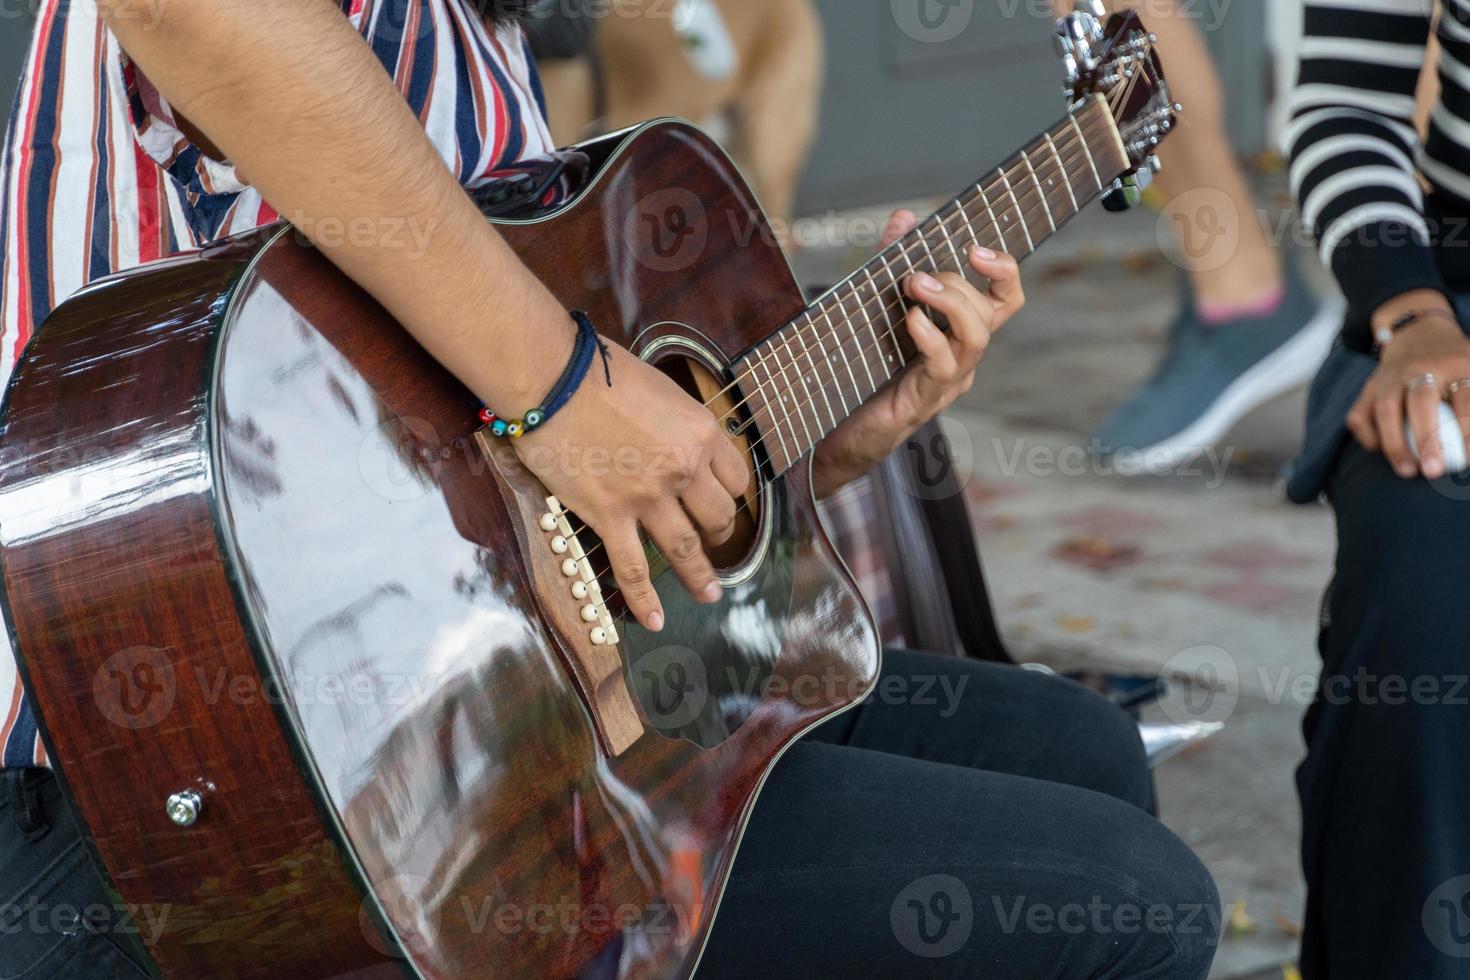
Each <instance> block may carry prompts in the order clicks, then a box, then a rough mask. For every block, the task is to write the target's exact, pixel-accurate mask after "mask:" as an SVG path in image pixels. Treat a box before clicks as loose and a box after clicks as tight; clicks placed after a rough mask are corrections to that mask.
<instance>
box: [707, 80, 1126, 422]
mask: <svg viewBox="0 0 1470 980" xmlns="http://www.w3.org/2000/svg"><path fill="white" fill-rule="evenodd" d="M1089 108H1091V106H1090V105H1089V106H1086V107H1084V108H1083V109H1081V110H1079V111H1077V112H1075V113H1070V114H1069V117H1068V118H1069V120H1072V121H1075V120H1076V119H1077V118H1078V117H1079V116H1081V115H1082V113H1083V112H1086V111H1087V109H1089ZM1104 122H1106V120H1103V119H1092V120H1088V121H1087V123H1086V127H1085V128H1087V129H1090V130H1095V129H1097V128H1099V127H1101V128H1103V129H1104V133H1102V134H1099V133H1096V132H1093V133H1091V134H1090V135H1091V136H1093V137H1096V136H1098V135H1106V127H1105V126H1102V124H1103V123H1104ZM1079 128H1082V127H1071V128H1069V129H1068V131H1067V135H1066V136H1065V137H1064V138H1063V140H1062V142H1060V143H1057V144H1055V145H1057V146H1059V147H1061V148H1064V149H1067V150H1069V151H1071V150H1073V149H1075V148H1076V147H1077V146H1079V145H1080V146H1081V147H1082V150H1083V154H1086V155H1090V150H1089V145H1088V143H1087V142H1086V141H1085V139H1083V138H1079V137H1078V136H1077V135H1076V133H1077V130H1078V129H1079ZM1048 135H1050V131H1048ZM1086 135H1088V134H1084V136H1086ZM1041 149H1043V147H1041V146H1038V147H1037V150H1038V151H1040V150H1041ZM1022 153H1026V151H1025V150H1024V149H1023V150H1022ZM1081 158H1082V157H1081V156H1079V155H1072V156H1069V157H1068V158H1067V159H1068V160H1069V161H1076V160H1080V159H1081ZM1015 166H1017V165H1013V166H1012V168H1010V169H1014V167H1015ZM994 172H995V173H1001V174H1003V178H1002V179H1001V180H994V179H993V178H991V177H990V174H988V173H987V174H986V175H985V177H984V178H982V180H984V179H990V180H991V183H989V184H982V183H981V182H979V181H977V182H976V183H975V185H974V187H973V191H978V192H979V193H978V197H979V201H978V202H977V201H976V200H975V199H973V198H972V199H971V200H970V202H969V204H966V203H965V200H964V195H967V194H971V193H972V190H971V189H967V190H965V191H963V192H961V194H960V195H958V196H956V197H955V198H953V199H952V200H950V201H949V202H947V203H946V204H944V205H942V206H941V207H940V208H939V210H938V211H936V212H935V213H934V214H931V215H930V216H929V217H928V218H925V219H924V220H923V221H921V222H920V223H919V224H918V225H916V226H915V227H914V229H913V230H911V231H910V232H909V233H908V234H907V235H904V236H902V237H901V238H899V239H897V240H895V241H892V242H890V243H889V244H888V245H886V246H884V247H883V248H882V249H880V250H879V251H878V252H877V253H876V254H874V255H873V256H872V257H871V258H870V259H868V260H867V261H866V262H865V263H864V264H863V266H862V267H861V268H860V269H858V271H857V272H854V273H853V274H852V275H851V276H849V277H848V278H847V279H846V280H844V281H843V282H841V283H838V284H837V286H836V287H834V288H833V290H832V291H831V292H830V293H829V294H828V295H829V296H833V295H835V294H836V293H837V291H838V290H840V289H842V288H843V286H846V285H849V284H852V283H854V281H855V280H856V277H857V276H858V274H859V273H861V272H863V271H864V270H865V269H867V267H868V266H870V265H873V264H874V263H875V262H879V261H882V260H883V259H884V257H885V256H886V255H887V253H888V252H890V251H893V250H895V249H898V250H900V251H902V252H904V253H907V252H908V250H909V248H911V247H912V246H913V245H914V244H915V242H913V241H910V239H913V238H914V233H915V232H918V231H921V230H922V228H923V226H924V225H927V224H929V223H930V222H931V221H936V220H937V219H939V218H940V214H941V213H942V212H943V211H945V210H947V209H955V210H958V211H959V212H960V213H961V214H962V215H963V216H966V217H968V211H969V207H970V205H973V204H975V203H982V204H983V205H984V207H985V211H986V212H987V213H988V214H989V215H990V217H991V221H992V223H993V224H995V226H996V228H997V229H999V223H998V222H996V221H995V217H996V215H995V210H994V208H993V207H992V206H991V204H990V202H989V198H990V196H991V195H992V194H995V193H998V192H999V191H1000V190H1001V189H1002V188H1003V187H1005V186H1006V184H1007V182H1008V181H1009V180H1010V179H1011V177H1012V176H1013V175H1012V174H1010V172H1009V170H1008V169H1007V168H1006V167H1005V166H1004V165H1002V166H1000V167H996V168H995V171H994ZM1084 175H1085V174H1084ZM1014 176H1015V180H1016V181H1018V182H1023V184H1024V181H1025V180H1026V177H1025V176H1021V175H1014ZM1064 176H1065V168H1064ZM1022 197H1023V198H1024V199H1025V200H1027V201H1032V200H1033V199H1035V198H1037V197H1038V194H1037V192H1036V191H1035V190H1033V189H1032V188H1031V187H1030V186H1029V185H1024V192H1023V195H1022ZM1004 212H1005V207H1004V205H1002V206H1001V213H1002V214H1004ZM1026 213H1028V214H1029V213H1034V208H1029V207H1028V209H1027V212H1026ZM1018 217H1021V216H1020V215H1018ZM1006 220H1010V219H1009V217H1007V219H1006ZM1022 220H1024V217H1022ZM941 223H942V222H941ZM1023 234H1025V232H1023ZM925 237H927V233H925ZM918 244H921V245H922V244H925V243H924V242H918ZM1000 246H1001V250H1002V251H1008V249H1007V248H1006V243H1005V241H1004V235H1002V236H1001V242H1000ZM905 258H906V259H907V254H905ZM852 292H853V295H854V296H855V295H856V294H857V292H858V288H857V287H856V286H855V285H854V286H853V289H852ZM810 310H811V308H810V307H808V310H807V312H810ZM793 322H794V321H793ZM787 326H790V324H787ZM783 329H784V328H783ZM778 333H779V331H778ZM738 385H739V381H735V382H732V383H731V384H729V385H727V386H726V387H725V388H724V389H722V390H721V391H719V392H716V393H715V395H714V396H713V397H712V398H711V399H710V400H709V401H708V402H706V403H705V407H706V408H708V407H709V405H710V404H712V403H713V402H715V401H718V400H719V399H720V398H721V397H723V396H724V395H726V394H728V393H729V392H730V391H731V390H732V389H733V388H735V387H737V386H738ZM742 405H743V403H742ZM740 407H741V405H736V406H735V408H736V409H738V408H740ZM722 421H723V420H722Z"/></svg>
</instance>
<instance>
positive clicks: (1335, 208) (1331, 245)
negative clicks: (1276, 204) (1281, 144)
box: [1287, 0, 1470, 341]
mask: <svg viewBox="0 0 1470 980" xmlns="http://www.w3.org/2000/svg"><path fill="white" fill-rule="evenodd" d="M1443 7H1444V13H1443V16H1442V17H1440V19H1439V23H1438V28H1437V32H1438V36H1439V39H1440V42H1441V44H1442V46H1443V56H1442V58H1441V62H1440V68H1439V75H1440V79H1441V82H1442V84H1443V95H1442V96H1441V99H1440V101H1439V103H1438V104H1437V105H1436V106H1435V108H1434V111H1433V115H1432V117H1431V123H1430V128H1429V133H1428V138H1427V139H1426V140H1424V141H1423V143H1422V144H1421V142H1420V140H1419V136H1418V133H1417V132H1416V131H1415V128H1414V94H1415V90H1416V89H1417V87H1418V82H1419V77H1420V74H1421V71H1422V68H1423V65H1424V62H1425V48H1426V45H1427V43H1428V39H1429V32H1430V30H1431V29H1433V28H1434V2H1433V0H1331V2H1330V3H1329V2H1325V0H1324V2H1315V0H1312V2H1308V3H1307V4H1306V15H1305V17H1306V20H1305V32H1304V38H1303V41H1302V48H1301V66H1300V75H1299V77H1298V81H1297V86H1296V90H1295V92H1294V93H1293V98H1292V122H1291V125H1290V128H1289V129H1288V133H1287V143H1288V146H1289V147H1290V150H1291V188H1292V193H1293V195H1294V197H1295V198H1296V201H1297V205H1298V207H1299V209H1300V211H1301V216H1302V219H1303V221H1304V222H1305V223H1306V225H1307V227H1309V228H1310V229H1311V230H1312V232H1313V234H1314V235H1315V236H1316V239H1317V242H1318V243H1319V245H1320V248H1321V252H1322V257H1323V260H1324V261H1325V262H1326V263H1327V264H1328V266H1329V267H1330V268H1331V269H1332V271H1333V274H1334V275H1335V276H1336V277H1337V280H1338V282H1339V283H1341V284H1342V288H1343V292H1344V293H1345V294H1346V296H1347V298H1348V301H1349V303H1350V304H1351V306H1352V309H1353V315H1352V316H1351V318H1350V321H1349V339H1350V340H1351V339H1353V338H1354V336H1355V335H1356V337H1357V339H1358V340H1359V341H1366V337H1367V326H1366V320H1367V317H1368V315H1369V314H1371V313H1372V311H1373V310H1374V309H1376V308H1377V307H1378V306H1379V305H1381V304H1382V303H1383V302H1385V301H1386V300H1388V299H1391V298H1392V297H1394V296H1396V295H1398V294H1399V293H1402V292H1405V291H1407V290H1410V289H1417V288H1431V289H1440V290H1453V291H1458V290H1461V289H1465V288H1470V230H1467V228H1466V225H1467V219H1470V0H1443ZM1421 179H1422V182H1427V184H1428V187H1429V188H1430V191H1429V193H1428V194H1427V195H1426V194H1425V192H1424V190H1423V187H1422V183H1421Z"/></svg>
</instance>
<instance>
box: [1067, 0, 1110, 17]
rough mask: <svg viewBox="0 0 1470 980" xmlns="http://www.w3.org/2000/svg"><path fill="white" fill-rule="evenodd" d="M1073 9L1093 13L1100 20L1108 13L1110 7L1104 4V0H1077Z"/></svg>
mask: <svg viewBox="0 0 1470 980" xmlns="http://www.w3.org/2000/svg"><path fill="white" fill-rule="evenodd" d="M1073 9H1075V10H1076V11H1077V12H1078V13H1079V14H1091V15H1092V16H1094V17H1096V18H1097V19H1098V20H1102V19H1103V18H1104V17H1106V16H1107V15H1108V8H1107V7H1106V6H1104V5H1103V2H1102V0H1077V2H1076V4H1075V5H1074V8H1073Z"/></svg>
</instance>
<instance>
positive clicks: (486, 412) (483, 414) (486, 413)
mask: <svg viewBox="0 0 1470 980" xmlns="http://www.w3.org/2000/svg"><path fill="white" fill-rule="evenodd" d="M495 417H496V416H495V413H494V412H492V411H490V409H488V408H482V409H480V421H481V422H484V423H485V424H486V425H494V424H495Z"/></svg>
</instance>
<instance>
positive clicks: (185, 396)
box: [0, 246, 401, 978]
mask: <svg viewBox="0 0 1470 980" xmlns="http://www.w3.org/2000/svg"><path fill="white" fill-rule="evenodd" d="M239 251H240V252H242V253H243V254H247V255H248V254H249V253H250V251H251V249H250V248H249V247H248V246H247V247H245V248H242V249H240V250H239ZM217 254H219V255H220V256H221V258H220V260H219V261H198V260H195V261H190V262H187V263H183V264H177V263H176V264H173V265H171V266H169V267H167V268H165V269H163V270H161V271H143V272H140V273H135V274H133V275H131V276H127V277H122V278H119V279H117V280H114V281H111V282H109V283H106V284H103V285H101V286H98V287H96V288H94V289H92V290H90V291H88V292H87V293H86V294H84V295H83V296H81V297H79V298H77V299H75V300H73V301H72V302H70V303H68V304H66V305H65V306H63V307H62V308H61V310H60V311H59V312H58V313H57V314H56V315H55V316H54V317H52V318H51V320H50V321H48V323H47V324H46V326H45V328H44V330H43V331H42V333H41V335H40V336H39V337H37V338H36V340H35V341H34V342H33V343H32V345H31V346H30V348H29V350H28V352H27V355H26V357H25V359H24V361H23V362H22V364H21V365H20V367H19V368H18V370H17V373H16V378H15V381H14V383H13V386H12V388H11V391H10V393H9V397H8V400H7V404H6V411H5V414H4V424H3V429H0V450H3V452H0V538H3V558H4V582H5V590H4V593H5V601H6V605H7V607H8V608H7V616H6V618H7V620H8V621H9V623H10V624H11V627H12V630H13V633H14V638H15V640H16V648H17V651H18V653H19V659H20V664H21V666H22V670H23V675H24V677H25V680H26V683H27V687H28V690H29V692H30V696H31V697H32V698H33V700H34V702H35V705H36V707H37V708H38V709H39V711H40V714H41V717H42V722H43V730H44V733H45V735H46V736H47V741H46V745H47V749H48V752H49V753H50V755H51V757H52V760H53V762H54V763H55V764H56V765H57V766H58V767H59V771H60V774H61V776H62V778H63V779H64V782H65V785H66V786H67V788H68V790H69V795H70V797H71V799H72V801H73V802H74V805H75V808H76V811H77V813H78V815H79V816H80V818H81V819H82V821H83V823H84V825H85V826H86V828H87V830H88V833H89V836H90V842H91V844H92V845H93V848H94V849H95V852H96V853H97V854H99V855H100V856H101V858H102V861H103V863H104V865H105V868H106V871H107V873H108V876H109V878H110V880H111V883H112V885H113V887H114V888H115V890H116V891H117V893H118V895H119V896H120V897H121V899H122V901H124V902H125V903H127V904H128V905H130V906H132V907H134V908H141V909H142V912H141V913H140V914H139V915H138V916H137V919H138V921H139V922H144V921H149V920H152V921H157V922H161V923H162V925H163V931H162V933H161V935H160V936H159V941H158V942H156V943H155V944H154V946H153V947H152V950H151V951H152V953H153V955H154V957H155V958H156V960H157V962H158V965H159V967H160V968H161V969H162V970H163V971H164V973H165V974H166V975H168V976H179V977H212V976H225V975H229V976H239V977H276V978H279V977H282V976H303V977H306V976H336V975H339V974H348V973H352V974H353V975H355V976H398V975H401V970H400V969H398V968H397V967H396V966H395V965H394V964H393V963H392V961H391V960H390V958H389V957H387V956H385V955H384V954H383V952H381V950H380V948H377V947H382V948H387V947H388V946H389V944H388V943H387V942H386V941H385V940H383V939H381V938H377V939H376V946H375V944H374V942H372V941H370V939H369V937H370V936H371V935H372V928H371V924H370V923H371V920H370V919H369V920H366V921H367V923H368V929H367V931H364V920H362V919H360V914H361V911H362V910H361V908H360V899H359V897H358V894H357V889H356V888H355V887H354V885H353V883H352V881H351V880H350V876H349V875H348V874H347V871H346V865H345V863H344V860H343V858H344V854H343V851H342V849H341V847H340V843H339V841H338V840H337V839H335V838H334V837H333V835H331V834H329V833H327V832H326V830H325V829H324V826H323V822H322V813H321V812H320V811H319V810H318V807H317V805H316V803H315V801H314V795H315V794H314V792H313V789H312V788H311V787H310V786H309V785H308V784H307V782H306V780H305V779H304V778H303V776H302V775H301V774H300V773H299V772H298V771H297V764H296V761H295V756H294V753H293V746H292V744H291V743H290V740H289V739H288V738H287V737H285V736H284V734H283V733H282V731H281V730H280V728H279V726H278V724H277V721H276V717H275V713H274V711H273V709H272V707H271V705H270V703H269V702H268V700H267V698H266V696H265V692H266V690H267V685H266V684H265V683H264V679H263V677H262V675H261V674H260V673H259V672H258V670H257V665H256V662H255V659H254V657H253V655H252V652H251V649H250V640H249V637H248V635H247V631H246V630H245V629H244V627H243V624H242V622H241V620H240V618H239V613H238V608H237V605H236V603H237V599H238V594H237V592H236V590H235V588H234V587H233V585H232V583H231V578H232V576H233V569H232V568H231V565H230V563H229V561H228V559H227V556H226V555H225V554H224V552H223V551H222V550H221V547H220V540H219V538H218V526H217V520H216V518H217V515H216V512H215V505H216V498H215V497H214V490H215V486H214V481H213V478H212V474H211V472H210V448H209V429H210V411H209V404H208V402H209V390H210V363H211V360H212V349H213V347H214V345H215V343H216V342H217V339H218V338H217V330H216V321H217V318H218V317H217V314H218V303H219V300H220V297H221V296H222V295H224V294H225V293H226V292H227V291H228V289H229V286H230V283H231V282H232V281H233V279H234V278H235V277H236V276H237V275H238V274H239V272H240V265H239V263H238V261H233V260H231V258H230V257H229V255H230V253H229V250H220V251H219V252H218V253H217ZM188 788H192V789H195V790H196V791H198V792H199V793H200V794H201V796H202V797H203V800H204V815H203V819H202V820H201V821H200V822H199V823H198V824H197V825H196V826H194V827H192V828H189V829H181V828H179V827H176V826H174V825H173V824H172V823H171V822H170V821H169V819H168V817H167V816H166V815H165V812H164V803H165V801H166V800H167V798H168V797H169V795H170V794H172V793H174V792H176V791H178V790H180V789H188ZM375 965H376V966H375Z"/></svg>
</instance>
